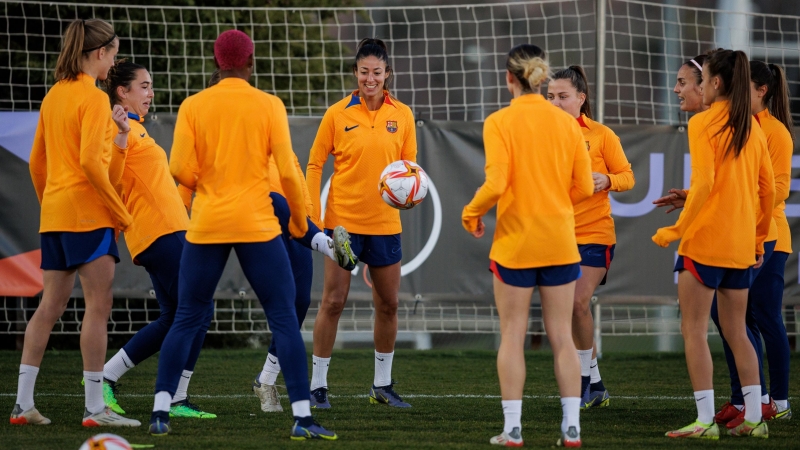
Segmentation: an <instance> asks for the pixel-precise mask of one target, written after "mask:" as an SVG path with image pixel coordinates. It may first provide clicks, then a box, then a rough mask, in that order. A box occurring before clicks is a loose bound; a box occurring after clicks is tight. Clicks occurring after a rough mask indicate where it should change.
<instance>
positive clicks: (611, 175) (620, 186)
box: [603, 132, 636, 192]
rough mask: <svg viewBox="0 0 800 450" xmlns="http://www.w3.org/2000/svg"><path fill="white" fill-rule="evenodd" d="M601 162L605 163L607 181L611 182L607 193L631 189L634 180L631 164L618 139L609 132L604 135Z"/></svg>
mask: <svg viewBox="0 0 800 450" xmlns="http://www.w3.org/2000/svg"><path fill="white" fill-rule="evenodd" d="M603 160H604V161H605V162H606V167H607V168H608V179H609V180H610V181H611V186H610V187H609V188H608V190H609V191H614V192H622V191H627V190H630V189H633V185H634V184H635V183H636V179H635V178H634V177H633V170H632V169H631V163H630V162H628V158H627V157H626V156H625V151H623V150H622V144H621V143H620V142H619V137H618V136H617V135H615V134H613V133H611V132H608V133H606V135H605V141H604V142H603Z"/></svg>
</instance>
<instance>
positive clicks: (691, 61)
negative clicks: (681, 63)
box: [689, 59, 703, 72]
mask: <svg viewBox="0 0 800 450" xmlns="http://www.w3.org/2000/svg"><path fill="white" fill-rule="evenodd" d="M689 62H690V63H692V64H694V66H695V67H697V70H699V71H700V72H702V71H703V66H701V65H700V64H698V63H697V61H695V60H694V59H690V60H689Z"/></svg>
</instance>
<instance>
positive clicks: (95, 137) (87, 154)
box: [80, 101, 133, 231]
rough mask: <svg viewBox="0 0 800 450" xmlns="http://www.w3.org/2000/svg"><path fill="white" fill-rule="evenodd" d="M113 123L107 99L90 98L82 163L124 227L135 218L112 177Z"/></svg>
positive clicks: (99, 193) (100, 194) (84, 170)
mask: <svg viewBox="0 0 800 450" xmlns="http://www.w3.org/2000/svg"><path fill="white" fill-rule="evenodd" d="M112 126H113V121H112V120H111V111H109V110H108V105H107V104H106V103H105V102H100V101H96V102H89V103H87V108H86V111H85V112H84V115H83V119H82V126H81V146H80V165H81V169H83V173H84V174H85V175H86V179H87V180H88V181H89V184H91V185H92V187H93V188H94V189H95V191H97V193H98V195H99V196H100V198H101V199H102V200H103V203H104V204H105V205H106V207H107V208H108V209H109V210H110V211H111V214H112V215H113V216H114V219H115V220H116V221H117V222H118V223H119V226H120V229H122V230H123V231H124V230H125V229H126V228H128V226H130V224H131V223H132V222H133V217H132V216H131V214H130V213H129V212H128V209H127V208H126V207H125V205H124V204H123V203H122V200H121V199H120V197H119V195H117V191H116V189H115V188H114V186H113V185H112V184H111V181H110V180H109V173H108V165H107V163H106V161H109V160H110V157H109V156H110V155H108V153H109V152H111V151H112V150H111V139H110V136H108V131H109V129H112V128H110V127H112ZM106 158H108V159H106Z"/></svg>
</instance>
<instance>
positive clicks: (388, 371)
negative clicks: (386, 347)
mask: <svg viewBox="0 0 800 450" xmlns="http://www.w3.org/2000/svg"><path fill="white" fill-rule="evenodd" d="M393 359H394V352H391V353H381V352H379V351H377V350H375V378H373V381H372V384H373V386H375V387H383V386H388V385H390V384H392V360H393Z"/></svg>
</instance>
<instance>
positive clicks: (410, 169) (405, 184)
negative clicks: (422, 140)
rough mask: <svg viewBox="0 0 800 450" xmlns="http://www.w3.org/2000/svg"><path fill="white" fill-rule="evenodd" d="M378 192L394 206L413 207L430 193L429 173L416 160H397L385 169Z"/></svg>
mask: <svg viewBox="0 0 800 450" xmlns="http://www.w3.org/2000/svg"><path fill="white" fill-rule="evenodd" d="M378 192H379V193H380V194H381V198H382V199H383V201H384V202H386V204H387V205H389V206H391V207H392V208H397V209H411V208H413V207H414V206H416V205H418V204H419V203H420V202H422V200H423V199H425V196H426V195H428V175H427V174H426V173H425V171H424V170H422V167H420V166H419V165H417V164H416V163H414V162H411V161H406V160H403V159H401V160H400V161H395V162H393V163H391V164H389V165H388V166H386V168H385V169H383V172H382V173H381V179H380V182H378Z"/></svg>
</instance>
